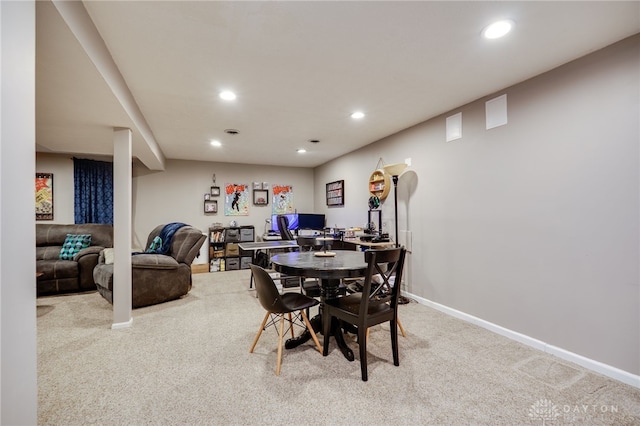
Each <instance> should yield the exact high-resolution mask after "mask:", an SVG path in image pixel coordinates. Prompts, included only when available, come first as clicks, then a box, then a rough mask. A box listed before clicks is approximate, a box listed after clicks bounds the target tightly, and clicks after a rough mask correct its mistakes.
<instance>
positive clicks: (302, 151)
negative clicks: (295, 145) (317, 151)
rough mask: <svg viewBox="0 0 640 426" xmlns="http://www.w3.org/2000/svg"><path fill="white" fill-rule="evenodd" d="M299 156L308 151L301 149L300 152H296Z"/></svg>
mask: <svg viewBox="0 0 640 426" xmlns="http://www.w3.org/2000/svg"><path fill="white" fill-rule="evenodd" d="M296 152H297V153H298V154H304V153H305V152H307V150H306V149H304V148H300V149H299V150H298V151H296Z"/></svg>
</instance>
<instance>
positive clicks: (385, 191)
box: [369, 169, 391, 200]
mask: <svg viewBox="0 0 640 426" xmlns="http://www.w3.org/2000/svg"><path fill="white" fill-rule="evenodd" d="M390 190H391V179H389V175H388V174H386V173H385V172H384V170H382V169H378V170H376V171H374V172H373V173H371V177H369V193H370V194H371V195H373V196H375V197H378V198H379V199H381V200H384V199H385V198H387V195H389V191H390Z"/></svg>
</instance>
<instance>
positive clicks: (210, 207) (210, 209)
mask: <svg viewBox="0 0 640 426" xmlns="http://www.w3.org/2000/svg"><path fill="white" fill-rule="evenodd" d="M204 212H205V213H218V200H204Z"/></svg>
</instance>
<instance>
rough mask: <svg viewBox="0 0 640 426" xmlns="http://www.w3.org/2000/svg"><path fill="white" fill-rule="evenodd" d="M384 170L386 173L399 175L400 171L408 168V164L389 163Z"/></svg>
mask: <svg viewBox="0 0 640 426" xmlns="http://www.w3.org/2000/svg"><path fill="white" fill-rule="evenodd" d="M383 168H384V171H385V172H386V173H389V174H390V175H391V176H399V175H400V173H402V172H403V171H404V169H406V168H407V165H406V164H405V163H396V164H389V165H388V166H384V167H383Z"/></svg>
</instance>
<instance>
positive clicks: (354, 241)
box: [342, 238, 396, 250]
mask: <svg viewBox="0 0 640 426" xmlns="http://www.w3.org/2000/svg"><path fill="white" fill-rule="evenodd" d="M342 242H343V243H344V245H345V246H347V245H353V246H355V248H354V250H358V247H360V249H364V250H367V249H383V248H393V247H395V246H396V243H394V242H393V241H388V242H385V243H372V242H371V241H362V240H361V239H360V238H343V239H342Z"/></svg>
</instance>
